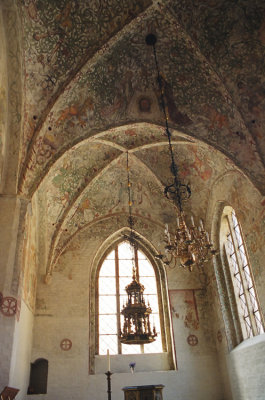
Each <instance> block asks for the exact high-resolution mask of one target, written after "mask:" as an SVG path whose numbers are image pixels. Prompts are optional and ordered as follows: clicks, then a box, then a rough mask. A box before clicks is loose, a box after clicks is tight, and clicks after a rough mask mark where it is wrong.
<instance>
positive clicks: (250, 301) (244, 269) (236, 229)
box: [226, 210, 264, 338]
mask: <svg viewBox="0 0 265 400" xmlns="http://www.w3.org/2000/svg"><path fill="white" fill-rule="evenodd" d="M227 221H228V227H229V233H228V234H227V243H226V251H227V256H228V260H229V264H230V268H231V273H232V280H233V284H234V289H235V294H236V298H237V305H238V310H239V316H240V317H241V320H242V322H243V324H242V328H243V336H244V337H245V338H249V337H252V336H255V335H258V334H260V333H264V327H263V321H262V316H261V313H260V310H259V305H258V299H257V294H256V289H255V285H254V280H253V276H252V272H251V267H250V265H249V261H248V256H247V251H246V247H245V244H244V240H243V237H242V232H241V227H240V225H239V223H238V220H237V217H236V214H235V212H234V210H232V211H231V212H230V213H229V214H228V215H227Z"/></svg>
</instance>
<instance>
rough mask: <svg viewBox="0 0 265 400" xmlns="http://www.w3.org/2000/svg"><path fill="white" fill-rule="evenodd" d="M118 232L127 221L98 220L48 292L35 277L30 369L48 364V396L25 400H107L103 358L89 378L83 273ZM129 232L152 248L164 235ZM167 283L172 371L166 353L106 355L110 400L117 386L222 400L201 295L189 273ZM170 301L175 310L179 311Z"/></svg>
mask: <svg viewBox="0 0 265 400" xmlns="http://www.w3.org/2000/svg"><path fill="white" fill-rule="evenodd" d="M124 225H126V216H124V217H123V218H122V217H119V218H117V219H116V220H115V219H114V218H113V219H112V220H111V221H110V220H109V221H108V220H105V221H102V222H101V223H100V224H99V226H93V229H92V228H91V230H89V229H87V230H83V231H81V232H80V233H79V234H78V235H77V237H76V238H75V239H74V241H73V242H72V243H71V244H70V245H69V247H68V248H67V250H66V251H65V252H64V254H63V255H62V256H61V257H60V259H59V262H58V264H57V266H56V269H55V271H54V274H53V278H52V282H51V283H50V285H46V284H44V283H43V282H42V281H41V278H40V280H39V283H38V292H37V302H36V314H35V321H34V338H33V351H32V355H31V362H33V361H35V360H36V359H37V358H46V359H47V360H48V362H49V372H48V393H47V395H40V396H32V395H31V396H28V397H27V398H29V399H34V398H38V399H39V398H41V397H43V398H45V399H54V398H55V397H56V398H66V399H71V398H73V399H75V400H77V399H78V400H84V399H87V398H89V399H96V400H97V399H98V400H101V399H104V398H105V397H106V390H107V389H106V376H105V375H104V373H103V372H104V371H105V370H107V357H106V356H99V357H98V358H99V360H98V362H97V366H98V368H96V374H95V375H89V372H88V371H89V347H90V346H94V343H90V342H89V326H90V318H92V316H93V312H94V310H91V309H90V310H89V300H90V299H89V296H90V292H89V287H90V274H91V267H92V261H93V258H94V255H95V253H96V251H97V249H98V248H100V246H101V244H102V243H103V242H104V240H105V239H107V238H108V237H109V236H110V235H111V234H113V233H114V232H115V231H116V230H118V229H120V228H122V227H123V226H124ZM136 229H137V231H139V233H140V234H141V235H143V236H144V237H151V236H152V238H153V244H157V243H158V242H159V238H160V237H161V236H163V229H161V228H159V227H158V226H157V225H156V224H154V222H152V221H150V220H149V221H148V223H147V222H146V221H145V222H144V223H141V221H140V222H139V221H138V223H137V226H136ZM99 232H100V234H98V233H99ZM150 232H152V235H151V233H150ZM168 278H169V286H168V288H169V294H170V302H171V311H170V312H171V317H172V325H173V331H174V338H173V342H174V341H175V345H176V356H177V363H178V369H177V370H168V369H169V366H168V364H167V362H166V358H165V357H166V356H165V354H163V355H159V354H153V355H151V356H150V357H149V356H148V355H137V356H133V355H131V356H129V355H126V356H124V357H123V356H122V357H121V356H111V365H112V367H111V369H112V371H113V372H114V375H113V379H112V391H113V397H115V398H116V399H120V400H121V399H123V392H122V390H121V389H122V387H124V386H129V385H144V384H156V383H162V384H164V385H165V389H164V399H165V400H167V399H172V398H177V399H190V398H192V397H194V398H196V399H197V400H200V399H201V400H202V399H203V400H221V399H223V395H222V387H221V382H220V380H219V371H218V364H217V353H216V348H215V343H214V340H213V339H212V330H211V319H210V318H209V315H211V312H210V303H209V299H208V297H207V293H205V291H203V290H202V284H201V282H200V280H199V277H198V276H197V274H196V273H195V275H194V276H193V277H191V275H190V274H189V273H188V272H187V271H184V270H182V269H177V270H172V272H171V273H170V274H169V277H168ZM194 290H195V291H194ZM175 301H177V302H178V304H179V307H178V309H177V308H176V304H175ZM196 310H197V311H196ZM177 314H178V315H177ZM199 321H200V322H199ZM44 332H45V338H44V335H43V333H44ZM190 334H194V335H196V336H197V337H198V340H199V342H198V345H197V346H194V347H192V346H190V345H189V344H188V342H187V338H188V336H189V335H190ZM64 338H68V339H70V340H71V341H72V348H71V349H70V350H69V351H63V350H62V349H61V347H60V342H61V340H62V339H64ZM121 358H122V362H120V359H121ZM163 358H164V359H165V360H164V361H163ZM131 361H136V373H135V374H134V375H132V374H130V373H129V363H130V362H131ZM157 369H159V370H157Z"/></svg>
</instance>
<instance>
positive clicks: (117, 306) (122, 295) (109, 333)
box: [98, 242, 163, 354]
mask: <svg viewBox="0 0 265 400" xmlns="http://www.w3.org/2000/svg"><path fill="white" fill-rule="evenodd" d="M132 251H134V250H133V249H132V248H131V246H130V244H129V243H128V242H122V243H120V244H118V245H117V246H116V247H115V249H114V250H112V251H111V252H110V253H109V254H108V255H107V257H106V258H105V260H104V261H103V263H102V266H101V268H100V271H99V277H98V354H106V353H107V350H108V349H109V352H110V354H138V353H160V352H162V351H163V350H162V340H161V329H160V316H159V299H158V294H157V292H158V291H157V280H156V275H155V271H154V268H153V266H152V264H151V262H150V261H149V260H148V258H147V257H146V256H145V255H144V253H143V252H142V251H141V250H139V249H138V250H135V263H136V269H137V270H138V274H139V281H140V283H141V284H143V285H144V287H145V291H144V297H145V299H146V303H147V304H148V302H149V303H150V306H151V308H152V315H151V323H154V324H155V326H156V330H157V333H158V336H157V338H156V340H155V341H154V342H153V343H149V344H145V345H126V344H121V343H120V342H119V340H118V332H119V331H120V328H121V327H122V326H123V316H122V315H121V310H122V308H123V305H124V304H125V302H126V300H127V293H126V291H125V287H126V286H127V285H128V284H129V283H130V282H131V281H132V257H133V254H132Z"/></svg>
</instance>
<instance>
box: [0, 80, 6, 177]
mask: <svg viewBox="0 0 265 400" xmlns="http://www.w3.org/2000/svg"><path fill="white" fill-rule="evenodd" d="M5 115H6V93H5V90H4V88H2V87H0V182H1V181H2V172H3V164H4V156H5V154H4V151H5V129H6V127H5V125H6V121H5V117H4V116H5Z"/></svg>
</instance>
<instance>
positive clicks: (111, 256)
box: [106, 250, 115, 260]
mask: <svg viewBox="0 0 265 400" xmlns="http://www.w3.org/2000/svg"><path fill="white" fill-rule="evenodd" d="M106 260H115V251H114V250H112V251H111V252H110V253H109V254H108V255H107V257H106Z"/></svg>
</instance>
